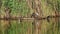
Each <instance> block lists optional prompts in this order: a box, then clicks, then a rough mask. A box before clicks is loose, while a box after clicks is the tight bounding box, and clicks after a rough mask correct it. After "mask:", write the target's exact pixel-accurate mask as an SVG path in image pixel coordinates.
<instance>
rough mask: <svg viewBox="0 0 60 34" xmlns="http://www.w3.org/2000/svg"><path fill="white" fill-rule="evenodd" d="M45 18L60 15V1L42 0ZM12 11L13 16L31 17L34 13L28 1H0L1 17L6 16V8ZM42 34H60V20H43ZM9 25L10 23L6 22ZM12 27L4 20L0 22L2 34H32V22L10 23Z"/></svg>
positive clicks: (0, 32) (17, 21)
mask: <svg viewBox="0 0 60 34" xmlns="http://www.w3.org/2000/svg"><path fill="white" fill-rule="evenodd" d="M41 3H42V5H41V7H42V11H43V16H44V17H45V16H49V15H55V13H54V12H55V11H57V12H58V13H60V0H42V1H41ZM7 7H9V8H10V9H11V16H20V15H22V16H25V17H26V16H30V14H31V13H32V12H33V11H32V10H31V9H30V8H29V7H28V4H27V2H26V0H0V15H1V17H3V16H4V15H5V8H7ZM41 21H42V24H41V31H40V32H41V34H60V18H59V19H58V18H56V19H55V18H52V19H50V22H47V20H41ZM6 23H8V21H6ZM10 23H11V26H10V27H8V26H9V25H7V26H6V24H5V21H4V20H0V34H32V28H33V30H34V26H32V21H28V20H23V22H19V20H12V21H10Z"/></svg>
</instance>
